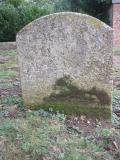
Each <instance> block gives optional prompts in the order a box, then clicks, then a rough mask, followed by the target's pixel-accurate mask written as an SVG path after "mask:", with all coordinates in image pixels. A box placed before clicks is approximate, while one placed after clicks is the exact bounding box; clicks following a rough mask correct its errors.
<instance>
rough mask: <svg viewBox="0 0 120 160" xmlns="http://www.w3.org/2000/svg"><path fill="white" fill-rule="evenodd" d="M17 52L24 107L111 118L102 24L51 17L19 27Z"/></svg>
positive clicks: (108, 56) (108, 38)
mask: <svg viewBox="0 0 120 160" xmlns="http://www.w3.org/2000/svg"><path fill="white" fill-rule="evenodd" d="M17 48H18V54H19V64H20V74H21V84H22V94H23V99H24V102H25V105H26V106H27V107H29V108H31V109H36V108H38V109H39V108H44V109H49V108H53V109H54V110H64V112H65V113H77V114H88V115H93V116H99V117H104V118H108V119H109V118H110V117H111V90H112V80H111V72H112V29H111V28H110V27H109V26H107V25H106V24H105V23H103V22H101V21H100V20H98V19H96V18H94V17H91V16H88V15H84V14H80V13H71V12H63V13H55V14H51V15H48V16H44V17H42V18H39V19H37V20H35V21H33V22H32V23H30V24H28V25H27V26H25V27H24V28H23V29H22V30H21V31H20V32H19V33H18V34H17Z"/></svg>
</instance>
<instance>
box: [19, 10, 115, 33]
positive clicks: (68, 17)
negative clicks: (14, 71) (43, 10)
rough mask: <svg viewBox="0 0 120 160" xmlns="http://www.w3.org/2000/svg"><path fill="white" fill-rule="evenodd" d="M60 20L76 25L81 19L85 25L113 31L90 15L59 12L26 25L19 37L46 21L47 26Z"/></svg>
mask: <svg viewBox="0 0 120 160" xmlns="http://www.w3.org/2000/svg"><path fill="white" fill-rule="evenodd" d="M58 19H59V20H62V21H63V20H65V21H70V22H71V23H74V21H77V19H81V21H82V22H83V25H84V24H85V25H86V24H90V25H91V26H93V27H95V29H100V28H101V27H102V28H106V29H107V30H112V28H111V27H110V26H108V25H107V24H105V23H104V22H102V21H100V20H99V19H97V18H95V17H92V16H90V15H86V14H82V13H76V12H59V13H54V14H50V15H46V16H43V17H40V18H38V19H36V20H34V21H32V22H31V23H29V24H28V25H26V26H25V27H24V28H22V29H21V30H20V31H19V32H18V34H17V35H19V34H22V33H23V34H24V33H25V32H26V31H28V30H31V29H33V28H32V27H33V26H37V25H39V24H42V23H43V22H45V21H48V22H46V25H49V22H52V21H55V20H58ZM33 32H34V31H33Z"/></svg>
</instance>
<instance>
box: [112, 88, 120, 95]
mask: <svg viewBox="0 0 120 160" xmlns="http://www.w3.org/2000/svg"><path fill="white" fill-rule="evenodd" d="M112 96H113V97H115V96H120V90H116V89H114V90H113V92H112Z"/></svg>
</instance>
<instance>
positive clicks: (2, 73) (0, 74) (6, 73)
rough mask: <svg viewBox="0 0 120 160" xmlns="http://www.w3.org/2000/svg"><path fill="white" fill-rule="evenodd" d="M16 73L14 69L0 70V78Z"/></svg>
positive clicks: (13, 75) (12, 75)
mask: <svg viewBox="0 0 120 160" xmlns="http://www.w3.org/2000/svg"><path fill="white" fill-rule="evenodd" d="M17 74H18V73H17V72H15V71H10V72H8V71H0V79H3V78H10V77H15V76H16V75H17Z"/></svg>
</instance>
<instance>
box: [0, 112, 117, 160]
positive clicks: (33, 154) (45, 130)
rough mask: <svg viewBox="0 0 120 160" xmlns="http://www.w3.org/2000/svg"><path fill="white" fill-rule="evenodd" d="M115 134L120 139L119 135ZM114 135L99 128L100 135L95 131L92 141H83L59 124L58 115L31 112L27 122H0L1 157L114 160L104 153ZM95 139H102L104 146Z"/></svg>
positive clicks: (90, 139) (89, 138)
mask: <svg viewBox="0 0 120 160" xmlns="http://www.w3.org/2000/svg"><path fill="white" fill-rule="evenodd" d="M59 115H60V114H59ZM113 134H114V133H113ZM115 134H116V135H117V136H119V132H116V133H115ZM111 135H112V133H111V132H110V131H109V130H106V129H100V128H99V132H98V130H95V132H94V133H92V135H89V137H83V136H81V135H80V134H77V133H75V132H68V130H67V128H66V126H65V124H64V121H59V120H58V116H57V115H52V116H51V117H50V118H48V117H43V116H37V115H33V114H32V112H30V114H29V115H27V117H26V119H23V118H21V119H11V120H10V119H7V118H6V119H4V120H1V122H0V138H1V144H2V142H3V145H2V146H3V149H2V150H1V156H2V157H3V159H9V160H13V159H17V160H24V159H27V157H29V159H30V160H38V159H41V160H43V159H50V160H53V159H54V160H96V159H97V160H101V159H109V160H113V157H112V155H111V154H109V152H107V151H105V149H104V147H105V146H107V145H108V144H110V141H108V138H109V136H111ZM92 136H93V137H94V136H95V137H101V142H98V141H97V140H95V137H94V138H93V137H92ZM4 142H5V143H4ZM119 147H120V146H119ZM16 153H17V154H16ZM98 154H99V156H98Z"/></svg>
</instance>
